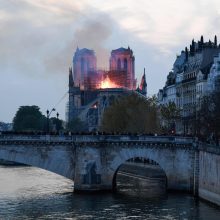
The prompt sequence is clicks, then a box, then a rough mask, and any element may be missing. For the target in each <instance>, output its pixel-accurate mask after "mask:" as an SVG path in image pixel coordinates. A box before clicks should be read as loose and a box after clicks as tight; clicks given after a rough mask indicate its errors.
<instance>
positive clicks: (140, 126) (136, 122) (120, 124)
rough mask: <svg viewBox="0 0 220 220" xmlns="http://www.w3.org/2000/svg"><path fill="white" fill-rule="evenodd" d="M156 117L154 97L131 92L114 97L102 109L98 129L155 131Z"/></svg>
mask: <svg viewBox="0 0 220 220" xmlns="http://www.w3.org/2000/svg"><path fill="white" fill-rule="evenodd" d="M157 119H158V118H157V107H156V105H155V99H154V98H152V99H145V98H143V97H140V96H138V95H137V94H131V95H128V96H124V97H122V98H120V99H116V100H115V101H114V102H113V104H112V105H111V106H109V107H108V108H107V109H106V110H105V111H104V114H103V118H102V122H101V126H100V129H101V130H102V131H105V132H122V133H123V132H131V133H156V132H158V127H159V126H158V123H157V122H158V120H157Z"/></svg>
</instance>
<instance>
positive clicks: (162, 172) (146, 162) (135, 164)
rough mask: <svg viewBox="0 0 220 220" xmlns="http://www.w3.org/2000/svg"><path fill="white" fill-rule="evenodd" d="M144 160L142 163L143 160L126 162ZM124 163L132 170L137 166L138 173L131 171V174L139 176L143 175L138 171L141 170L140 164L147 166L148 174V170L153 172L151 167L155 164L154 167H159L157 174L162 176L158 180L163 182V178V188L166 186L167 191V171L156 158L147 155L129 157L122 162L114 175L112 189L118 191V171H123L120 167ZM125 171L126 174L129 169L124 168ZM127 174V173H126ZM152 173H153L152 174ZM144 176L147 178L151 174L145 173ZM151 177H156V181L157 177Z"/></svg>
mask: <svg viewBox="0 0 220 220" xmlns="http://www.w3.org/2000/svg"><path fill="white" fill-rule="evenodd" d="M131 159H132V160H137V159H138V160H142V163H141V162H138V163H135V162H130V163H129V164H126V162H128V161H130V160H131ZM143 164H144V165H146V164H148V166H149V165H152V167H148V168H147V166H143ZM123 165H127V166H128V167H127V168H129V167H130V169H131V170H132V171H134V170H133V169H134V168H135V166H137V168H138V170H136V171H137V172H136V173H133V172H132V173H130V174H131V175H137V176H142V175H141V174H139V173H138V171H139V170H140V168H141V167H139V166H143V168H145V169H146V174H147V172H148V173H149V174H150V172H152V171H150V169H152V168H153V166H155V167H154V169H155V168H156V167H157V170H155V172H157V175H158V174H160V178H159V179H158V181H160V182H161V180H162V182H163V183H164V185H163V188H164V191H166V189H167V176H166V173H165V171H164V170H163V169H162V168H161V166H160V165H159V164H158V163H157V162H156V161H154V160H151V159H149V158H147V157H143V156H142V157H141V158H140V157H137V158H133V157H132V158H130V159H128V160H127V161H125V162H124V163H122V164H121V165H120V166H119V167H118V168H117V170H116V171H115V173H114V175H113V179H112V189H113V191H116V190H117V175H118V172H119V171H121V170H120V169H121V167H122V166H123ZM132 166H134V167H132ZM147 169H149V170H147ZM122 171H123V172H125V174H126V173H127V171H124V170H122ZM128 174H129V170H128ZM126 175H127V174H126ZM151 175H152V174H151ZM142 177H143V178H144V177H145V178H147V177H148V178H149V176H147V175H146V176H145V175H143V176H142ZM150 178H152V180H153V179H154V181H155V177H150ZM156 178H158V176H157V177H156Z"/></svg>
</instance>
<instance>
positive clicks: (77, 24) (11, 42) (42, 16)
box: [0, 0, 111, 78]
mask: <svg viewBox="0 0 220 220" xmlns="http://www.w3.org/2000/svg"><path fill="white" fill-rule="evenodd" d="M0 5H1V9H0V12H1V13H0V32H1V35H0V48H1V50H0V72H1V74H8V73H15V72H16V73H17V74H25V75H28V76H31V77H37V78H39V77H42V76H46V77H47V76H49V74H54V73H55V74H56V73H57V74H58V73H64V74H66V73H67V71H68V67H69V66H70V65H71V62H72V55H73V52H74V50H75V48H76V46H77V45H79V47H89V48H92V49H94V50H95V51H96V52H97V57H98V60H99V61H101V64H102V65H104V66H106V63H105V64H104V61H103V60H105V61H106V60H107V59H106V57H107V51H106V49H105V48H104V46H103V45H104V43H105V40H106V39H107V38H108V36H110V34H111V28H110V25H109V24H110V19H109V18H108V17H107V16H105V15H100V14H99V12H94V13H91V11H92V10H94V9H91V7H87V5H86V4H85V3H84V2H83V1H82V4H81V5H80V4H79V3H77V2H75V1H74V3H70V1H67V0H66V1H65V3H61V2H60V1H50V0H49V1H46V2H45V1H42V0H37V1H31V0H21V1H19V2H18V1H13V0H8V1H5V0H0ZM89 12H90V13H89ZM108 56H109V54H108Z"/></svg>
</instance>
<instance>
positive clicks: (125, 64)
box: [124, 58, 128, 71]
mask: <svg viewBox="0 0 220 220" xmlns="http://www.w3.org/2000/svg"><path fill="white" fill-rule="evenodd" d="M127 69H128V61H127V59H126V58H124V70H125V71H127Z"/></svg>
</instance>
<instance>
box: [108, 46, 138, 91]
mask: <svg viewBox="0 0 220 220" xmlns="http://www.w3.org/2000/svg"><path fill="white" fill-rule="evenodd" d="M110 71H118V72H119V73H120V72H121V71H125V72H126V85H127V88H128V89H131V90H134V89H136V79H135V58H134V55H133V51H132V50H131V49H130V47H128V48H127V49H126V48H123V47H121V48H119V49H116V50H112V52H111V58H110Z"/></svg>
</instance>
